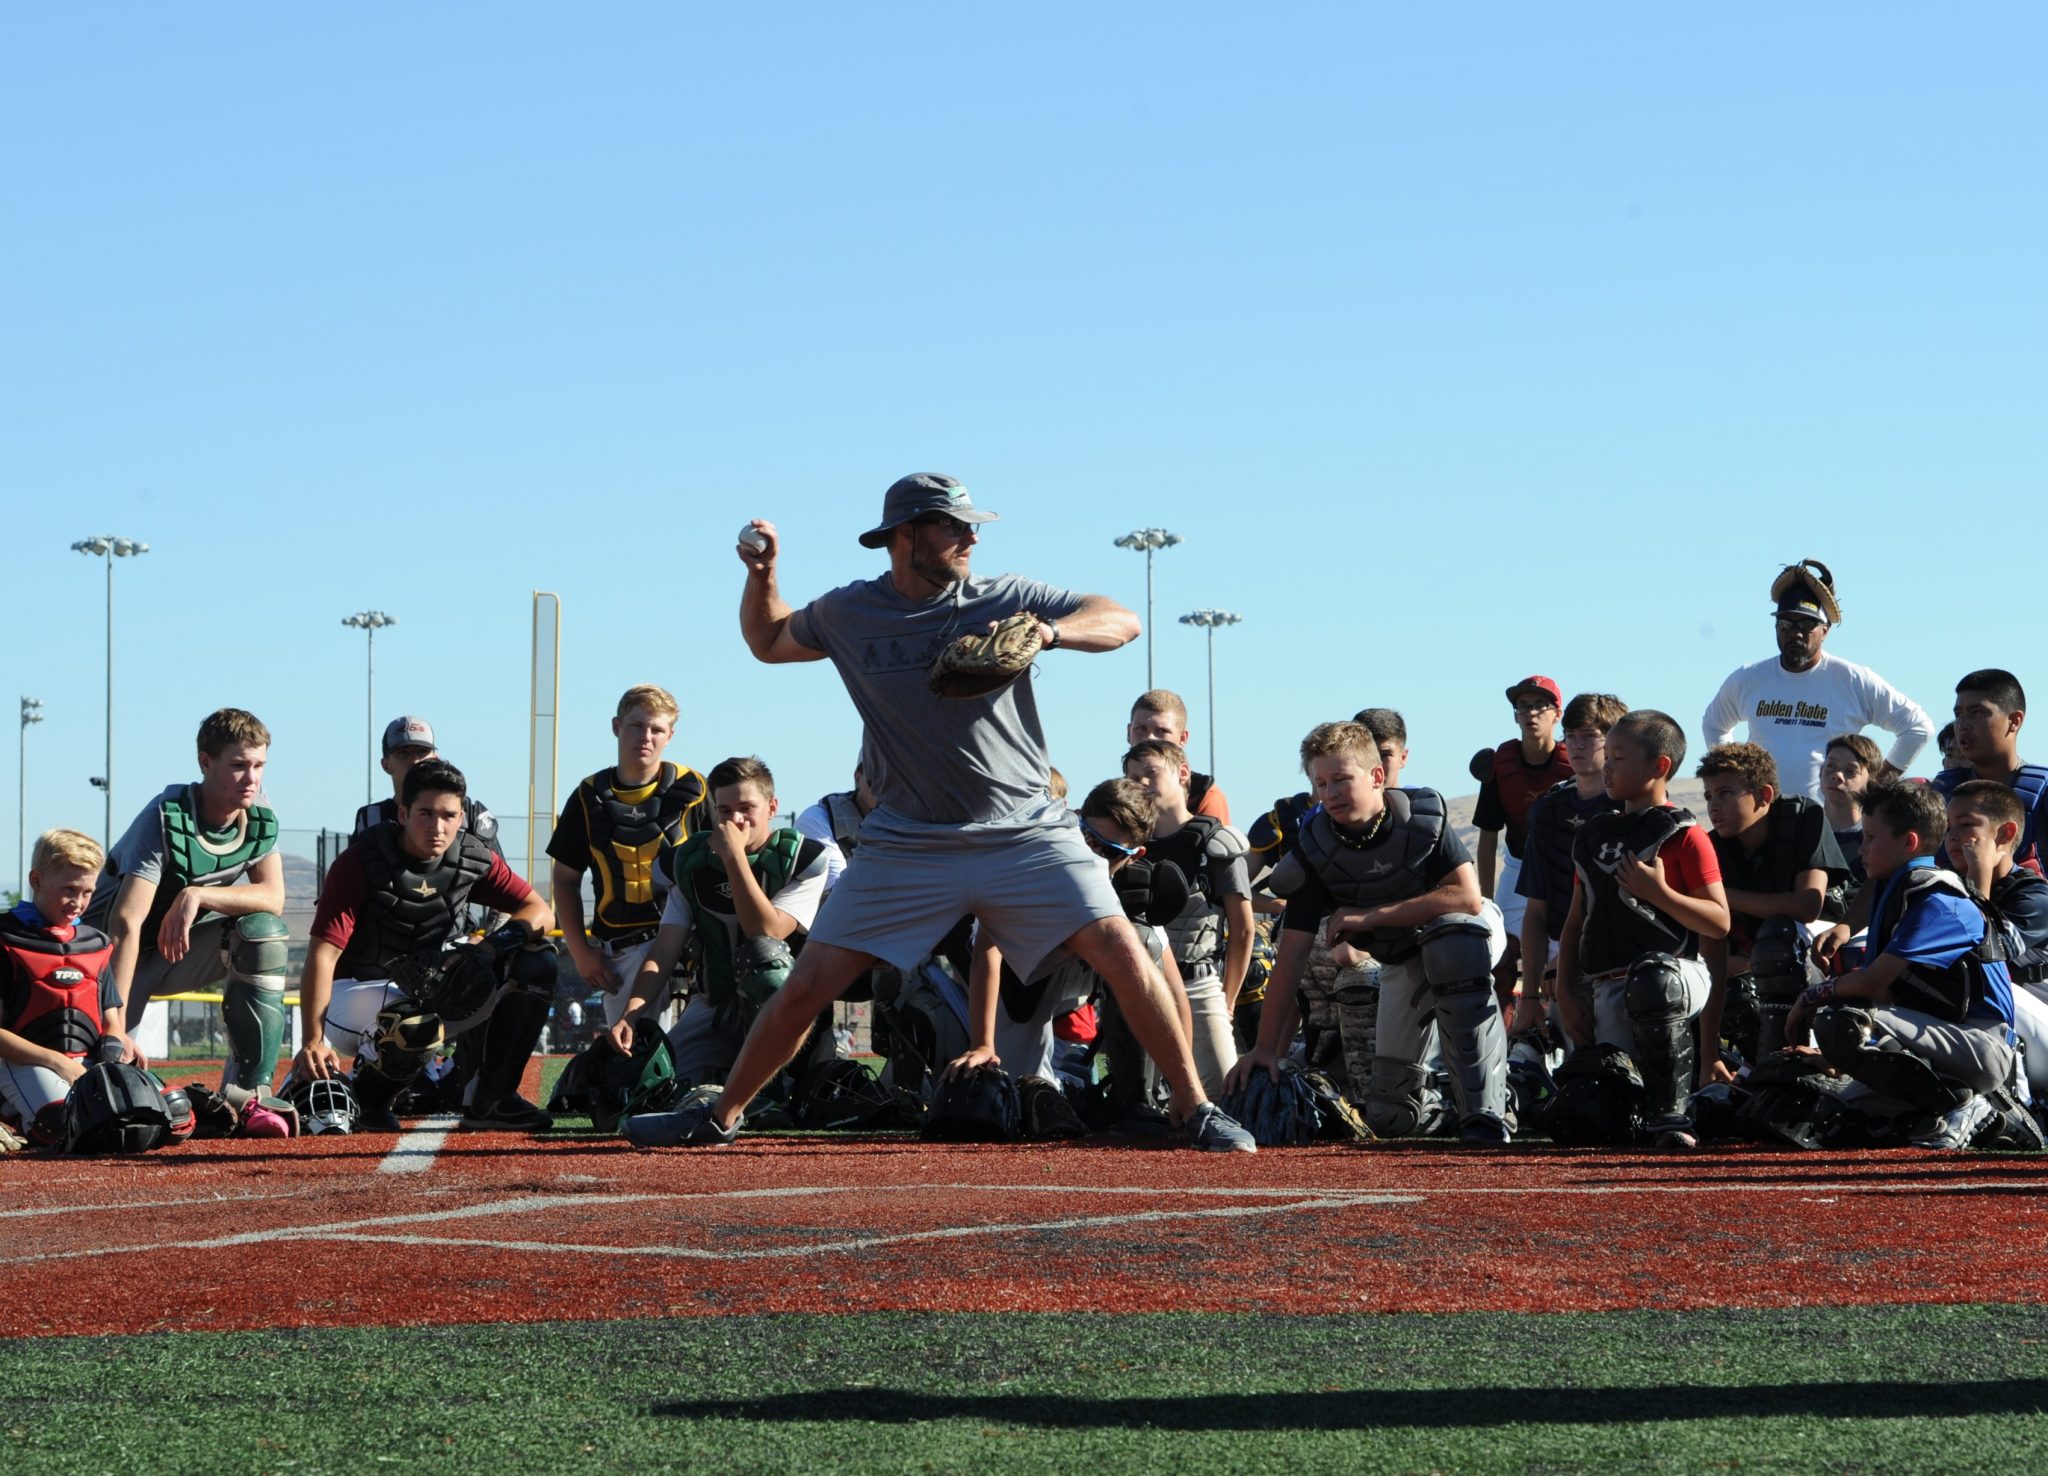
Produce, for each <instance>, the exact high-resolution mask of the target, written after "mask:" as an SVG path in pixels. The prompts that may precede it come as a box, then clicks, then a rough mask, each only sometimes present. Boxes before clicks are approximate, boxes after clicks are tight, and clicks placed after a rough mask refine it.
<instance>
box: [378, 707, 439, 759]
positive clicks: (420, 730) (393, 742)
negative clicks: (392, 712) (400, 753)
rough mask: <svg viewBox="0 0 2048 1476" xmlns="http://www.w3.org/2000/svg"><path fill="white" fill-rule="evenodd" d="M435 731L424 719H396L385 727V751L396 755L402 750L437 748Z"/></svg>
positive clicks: (409, 717)
mask: <svg viewBox="0 0 2048 1476" xmlns="http://www.w3.org/2000/svg"><path fill="white" fill-rule="evenodd" d="M437 747H438V745H437V744H436V743H435V742H434V730H433V729H432V728H431V727H429V726H427V720H426V719H425V718H423V717H412V716H406V717H396V718H393V719H392V720H391V721H390V722H388V723H386V724H385V725H384V751H385V752H386V753H394V752H396V751H397V750H399V749H401V748H437Z"/></svg>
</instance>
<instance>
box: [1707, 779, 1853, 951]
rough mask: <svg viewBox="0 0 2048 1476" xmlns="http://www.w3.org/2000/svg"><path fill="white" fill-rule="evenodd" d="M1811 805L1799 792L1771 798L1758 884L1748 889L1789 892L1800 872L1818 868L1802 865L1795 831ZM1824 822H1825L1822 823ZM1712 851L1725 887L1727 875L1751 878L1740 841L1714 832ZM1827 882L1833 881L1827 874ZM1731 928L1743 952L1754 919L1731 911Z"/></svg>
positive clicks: (1734, 946) (1751, 936)
mask: <svg viewBox="0 0 2048 1476" xmlns="http://www.w3.org/2000/svg"><path fill="white" fill-rule="evenodd" d="M1819 808H1820V806H1819V805H1817V804H1815V803H1814V802H1813V801H1812V800H1810V799H1808V798H1807V797H1806V796H1805V795H1803V794H1787V795H1781V796H1780V797H1778V798H1777V799H1775V800H1772V801H1771V807H1770V809H1769V810H1768V811H1766V812H1765V815H1764V850H1763V857H1764V864H1765V870H1764V872H1763V875H1762V877H1761V880H1762V885H1760V886H1755V887H1753V888H1749V890H1754V891H1759V892H1789V891H1791V890H1792V883H1793V880H1794V879H1795V878H1797V877H1798V875H1799V873H1800V872H1802V871H1809V870H1818V869H1820V868H1816V867H1810V866H1808V865H1806V864H1805V863H1806V860H1807V854H1808V853H1807V852H1806V851H1805V850H1804V848H1803V847H1801V845H1800V844H1799V833H1800V831H1802V830H1804V829H1805V828H1806V827H1805V825H1804V824H1802V818H1803V817H1804V815H1805V813H1806V812H1807V811H1808V810H1817V809H1819ZM1822 823H1823V824H1825V822H1824V821H1823V822H1822ZM1711 839H1712V840H1713V843H1714V854H1715V855H1716V856H1718V857H1719V858H1720V861H1721V877H1722V880H1723V881H1724V882H1725V883H1726V884H1727V885H1729V886H1734V885H1736V883H1734V882H1731V881H1728V878H1729V877H1730V876H1736V877H1745V876H1746V877H1750V878H1752V879H1755V875H1756V874H1755V873H1754V872H1753V870H1752V868H1751V862H1750V857H1749V854H1748V852H1746V851H1744V850H1743V849H1742V842H1741V841H1739V840H1735V839H1732V838H1730V837H1727V836H1723V835H1720V834H1718V833H1716V834H1714V835H1713V836H1712V837H1711ZM1828 880H1829V883H1830V884H1832V883H1833V880H1834V879H1833V878H1832V877H1830V878H1829V879H1828ZM1732 920H1733V922H1734V924H1735V929H1734V933H1733V935H1732V936H1731V939H1730V942H1731V945H1732V950H1733V951H1734V952H1736V953H1743V952H1746V951H1747V949H1748V947H1749V946H1750V945H1751V944H1753V943H1754V942H1755V940H1756V924H1757V919H1755V918H1753V917H1750V916H1748V915H1747V914H1745V913H1740V912H1738V913H1735V914H1733V918H1732Z"/></svg>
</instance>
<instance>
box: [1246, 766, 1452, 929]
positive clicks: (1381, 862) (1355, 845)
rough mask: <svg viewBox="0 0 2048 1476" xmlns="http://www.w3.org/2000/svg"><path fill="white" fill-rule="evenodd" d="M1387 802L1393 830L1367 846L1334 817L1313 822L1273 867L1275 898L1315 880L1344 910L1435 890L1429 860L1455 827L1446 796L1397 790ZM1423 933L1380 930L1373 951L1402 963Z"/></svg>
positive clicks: (1320, 813)
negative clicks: (1450, 825) (1446, 807)
mask: <svg viewBox="0 0 2048 1476" xmlns="http://www.w3.org/2000/svg"><path fill="white" fill-rule="evenodd" d="M1386 804H1387V810H1386V824H1384V825H1382V826H1380V827H1379V828H1378V829H1377V830H1376V831H1375V832H1373V835H1372V838H1371V839H1370V840H1366V841H1354V840H1352V839H1350V838H1349V837H1347V836H1346V835H1345V834H1344V833H1343V832H1342V831H1341V830H1339V829H1338V828H1337V822H1336V821H1334V820H1332V819H1331V818H1330V816H1329V813H1328V812H1327V811H1324V810H1317V811H1316V812H1315V813H1314V814H1313V815H1311V816H1309V818H1308V819H1307V821H1306V822H1304V824H1303V825H1302V827H1301V834H1300V836H1299V837H1298V838H1297V839H1296V841H1295V845H1294V849H1293V850H1292V851H1290V852H1289V853H1288V854H1287V855H1286V856H1285V857H1283V858H1282V859H1281V862H1280V864H1279V865H1278V866H1276V867H1274V868H1273V879H1272V882H1271V884H1270V885H1271V886H1272V889H1273V894H1274V895H1275V896H1279V897H1285V896H1288V895H1289V894H1290V893H1292V892H1294V891H1297V890H1299V889H1300V887H1301V886H1302V884H1303V883H1304V882H1305V880H1306V878H1307V877H1309V876H1313V877H1315V879H1316V880H1317V881H1319V882H1321V883H1322V884H1323V887H1324V889H1325V890H1327V891H1328V892H1329V894H1330V896H1331V897H1332V898H1334V899H1335V900H1336V902H1337V904H1338V905H1339V906H1340V907H1378V906H1381V905H1383V904H1385V903H1388V902H1401V901H1405V900H1406V899H1408V898H1410V897H1419V896H1421V895H1422V894H1423V893H1424V892H1426V891H1428V890H1429V887H1430V882H1429V872H1428V868H1429V858H1430V857H1431V856H1432V855H1434V854H1435V853H1436V850H1437V848H1438V846H1439V845H1441V844H1442V841H1443V834H1444V828H1445V826H1446V825H1447V824H1448V823H1449V821H1448V819H1447V817H1446V814H1445V810H1444V797H1443V796H1442V795H1440V794H1438V793H1437V792H1436V791H1435V790H1434V789H1390V790H1388V791H1387V792H1386ZM1417 931H1418V930H1417V929H1415V928H1377V929H1374V930H1373V932H1372V934H1371V936H1370V939H1369V940H1368V943H1367V946H1368V947H1369V948H1370V949H1371V950H1372V952H1373V954H1374V956H1375V957H1377V958H1379V959H1380V960H1381V961H1382V962H1385V963H1397V962H1399V961H1400V960H1401V958H1402V957H1405V953H1404V952H1403V950H1404V949H1405V948H1407V947H1409V946H1410V945H1412V944H1413V942H1414V939H1415V935H1416V933H1417Z"/></svg>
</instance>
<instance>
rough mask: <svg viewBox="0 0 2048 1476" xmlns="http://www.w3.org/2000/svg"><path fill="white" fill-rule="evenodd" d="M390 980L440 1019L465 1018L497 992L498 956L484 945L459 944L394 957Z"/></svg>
mask: <svg viewBox="0 0 2048 1476" xmlns="http://www.w3.org/2000/svg"><path fill="white" fill-rule="evenodd" d="M391 982H392V983H393V984H396V985H397V986H398V987H399V988H400V989H402V990H404V991H405V992H406V994H408V995H410V996H411V997H412V998H413V999H414V1000H415V1001H417V1002H418V1004H419V1006H420V1008H421V1009H423V1010H427V1011H429V1012H431V1013H432V1014H435V1015H438V1016H440V1017H441V1018H442V1019H443V1020H467V1019H468V1018H469V1017H470V1016H471V1015H474V1014H475V1013H476V1012H477V1011H478V1010H480V1009H482V1008H483V1007H484V1005H485V1004H486V1003H488V1002H489V1000H490V997H491V996H492V995H493V994H495V993H496V992H497V989H498V985H499V983H500V979H499V975H498V959H497V956H496V953H495V952H494V951H493V950H492V949H491V948H489V947H487V946H485V945H484V944H481V943H459V944H457V945H456V946H455V947H453V948H449V949H446V950H443V951H442V952H439V953H432V954H426V955H418V954H415V955H412V956H410V957H406V958H399V959H394V960H393V961H392V964H391Z"/></svg>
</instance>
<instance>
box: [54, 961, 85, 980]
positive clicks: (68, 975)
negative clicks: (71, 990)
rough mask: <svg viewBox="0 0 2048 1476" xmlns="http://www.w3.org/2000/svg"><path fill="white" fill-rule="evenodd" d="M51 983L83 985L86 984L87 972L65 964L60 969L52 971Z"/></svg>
mask: <svg viewBox="0 0 2048 1476" xmlns="http://www.w3.org/2000/svg"><path fill="white" fill-rule="evenodd" d="M50 982H51V983H52V984H83V983H84V982H85V970H84V969H77V968H73V967H72V966H71V965H70V964H64V965H62V966H61V967H59V968H54V969H52V970H50Z"/></svg>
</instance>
